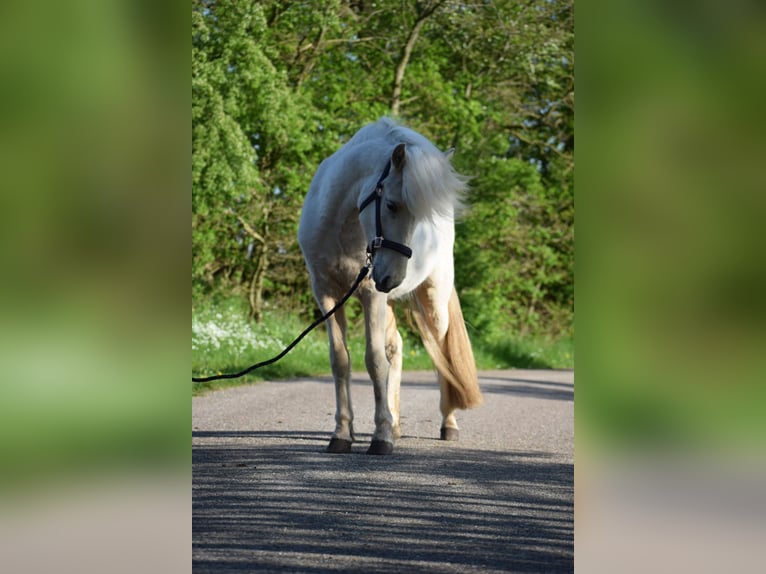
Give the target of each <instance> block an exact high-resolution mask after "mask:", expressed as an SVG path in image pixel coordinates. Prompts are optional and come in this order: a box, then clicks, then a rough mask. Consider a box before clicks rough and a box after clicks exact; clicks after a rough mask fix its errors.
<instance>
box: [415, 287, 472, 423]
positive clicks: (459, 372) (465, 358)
mask: <svg viewBox="0 0 766 574" xmlns="http://www.w3.org/2000/svg"><path fill="white" fill-rule="evenodd" d="M425 289H426V288H425V287H422V286H421V287H419V288H418V289H417V290H416V291H415V301H414V304H413V305H412V312H413V315H414V316H415V323H416V324H417V326H418V329H419V330H420V335H421V337H422V338H423V344H424V345H425V348H426V350H427V351H428V354H429V355H430V357H431V360H432V361H433V363H434V367H436V370H437V371H438V372H439V374H440V375H441V376H442V377H444V379H445V380H446V381H447V383H448V385H447V388H448V396H447V398H448V401H449V405H450V407H451V408H456V409H470V408H472V407H477V406H479V405H480V404H481V403H482V402H483V400H484V399H483V397H482V396H481V391H480V390H479V380H478V375H477V374H476V362H475V360H474V358H473V349H472V348H471V341H470V339H469V338H468V332H467V331H466V329H465V321H464V320H463V311H462V310H461V308H460V300H459V299H458V296H457V292H456V291H455V288H454V287H453V288H452V294H451V295H450V299H449V304H448V311H449V323H448V326H447V334H446V336H445V337H444V341H443V342H442V343H441V344H440V343H439V340H438V329H437V326H436V324H435V319H436V317H435V314H436V310H435V309H433V308H432V306H431V303H430V300H429V298H428V297H427V295H426V293H425Z"/></svg>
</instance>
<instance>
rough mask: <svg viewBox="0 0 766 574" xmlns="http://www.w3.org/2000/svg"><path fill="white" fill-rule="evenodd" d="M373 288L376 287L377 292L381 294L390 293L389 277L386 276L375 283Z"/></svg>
mask: <svg viewBox="0 0 766 574" xmlns="http://www.w3.org/2000/svg"><path fill="white" fill-rule="evenodd" d="M375 287H377V289H378V291H382V292H383V293H388V292H389V291H391V276H390V275H386V276H385V277H383V279H381V280H380V281H376V282H375Z"/></svg>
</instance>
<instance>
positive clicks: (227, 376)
mask: <svg viewBox="0 0 766 574" xmlns="http://www.w3.org/2000/svg"><path fill="white" fill-rule="evenodd" d="M369 271H370V265H369V263H368V264H366V265H365V266H364V267H362V269H361V270H360V271H359V275H357V277H356V280H355V281H354V284H353V285H352V286H351V289H349V290H348V293H346V294H345V295H344V296H343V298H342V299H341V300H340V301H338V303H337V305H335V307H333V308H332V309H330V310H329V311H328V312H327V313H325V314H324V315H322V316H321V317H320V318H319V319H317V320H316V321H314V322H313V323H312V324H311V325H309V326H308V327H307V328H306V329H305V330H304V331H303V333H301V334H300V335H298V338H297V339H295V341H293V342H292V343H290V344H289V345H288V346H287V347H286V348H285V350H284V351H282V352H281V353H279V355H277V356H276V357H273V358H271V359H269V360H268V361H261V362H260V363H256V364H255V365H252V366H250V367H248V368H247V369H245V370H244V371H240V372H239V373H229V374H224V375H213V376H211V377H192V382H193V383H207V382H209V381H218V380H221V379H238V378H239V377H242V376H244V375H246V374H247V373H249V372H250V371H254V370H256V369H260V368H261V367H266V366H268V365H271V364H272V363H276V362H277V361H278V360H279V359H281V358H282V357H284V356H285V355H286V354H287V353H289V352H290V351H292V349H293V347H295V345H297V344H298V343H300V342H301V340H302V339H303V337H305V336H306V335H308V334H309V333H310V332H311V331H312V330H313V329H315V328H316V327H317V326H318V325H320V324H321V323H323V322H324V321H326V320H327V319H329V318H330V317H331V316H332V315H333V313H335V311H337V310H338V309H339V308H341V307H342V306H343V304H344V303H345V302H346V301H348V298H349V297H351V295H353V293H354V291H356V288H357V287H359V284H360V283H361V282H362V280H363V279H364V278H365V277H366V276H367V273H369Z"/></svg>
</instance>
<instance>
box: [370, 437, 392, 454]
mask: <svg viewBox="0 0 766 574" xmlns="http://www.w3.org/2000/svg"><path fill="white" fill-rule="evenodd" d="M393 452H394V445H393V443H390V442H388V441H385V440H377V439H375V440H373V441H372V442H371V443H370V448H368V449H367V454H391V453H393Z"/></svg>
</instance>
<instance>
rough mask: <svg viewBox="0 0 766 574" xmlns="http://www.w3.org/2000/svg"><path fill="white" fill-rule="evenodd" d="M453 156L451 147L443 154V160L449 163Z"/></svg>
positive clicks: (453, 152) (453, 150) (453, 151)
mask: <svg viewBox="0 0 766 574" xmlns="http://www.w3.org/2000/svg"><path fill="white" fill-rule="evenodd" d="M453 155H455V148H454V147H451V148H449V149H448V150H447V151H445V152H444V158H445V159H446V160H447V161H449V160H451V159H452V156H453Z"/></svg>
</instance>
